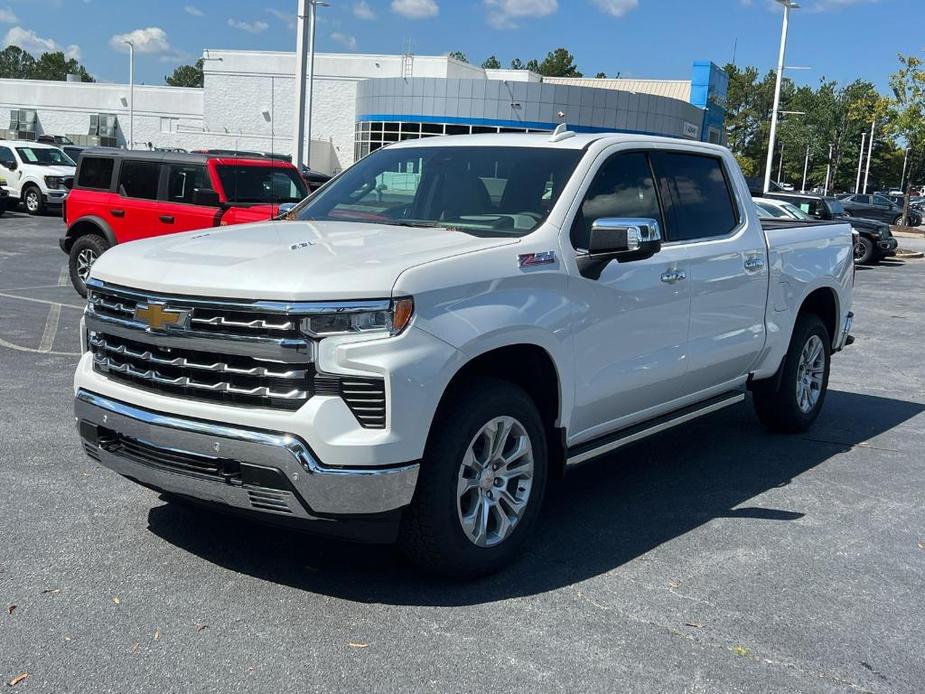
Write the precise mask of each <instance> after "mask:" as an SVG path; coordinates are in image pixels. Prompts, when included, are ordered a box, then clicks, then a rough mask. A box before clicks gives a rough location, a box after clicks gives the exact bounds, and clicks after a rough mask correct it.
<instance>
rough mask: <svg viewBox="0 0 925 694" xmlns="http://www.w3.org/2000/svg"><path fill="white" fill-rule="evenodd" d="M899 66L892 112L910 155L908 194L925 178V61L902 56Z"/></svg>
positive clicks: (893, 77)
mask: <svg viewBox="0 0 925 694" xmlns="http://www.w3.org/2000/svg"><path fill="white" fill-rule="evenodd" d="M899 64H900V67H899V69H898V70H897V71H896V72H895V73H893V75H891V76H890V88H891V89H892V90H893V98H892V100H891V101H890V112H891V116H892V117H893V124H894V128H895V132H896V134H897V135H899V137H901V138H902V140H903V143H904V144H905V145H906V148H907V151H908V152H909V161H908V164H907V169H906V180H907V182H908V187H907V189H906V190H907V191H908V190H909V188H911V187H912V186H913V185H917V184H919V183H921V182H922V180H923V178H925V61H922V59H921V58H917V57H915V56H912V55H903V54H902V53H900V54H899ZM906 204H907V205H908V197H907V203H906ZM905 212H908V210H905Z"/></svg>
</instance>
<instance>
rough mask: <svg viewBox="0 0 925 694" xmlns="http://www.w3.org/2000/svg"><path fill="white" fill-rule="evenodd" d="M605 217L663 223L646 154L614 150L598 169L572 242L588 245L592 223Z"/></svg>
mask: <svg viewBox="0 0 925 694" xmlns="http://www.w3.org/2000/svg"><path fill="white" fill-rule="evenodd" d="M606 217H611V218H613V217H622V218H624V219H626V218H644V219H655V220H656V221H658V223H659V225H660V226H663V225H662V214H661V212H660V211H659V206H658V196H657V194H656V192H655V181H654V180H653V179H652V171H651V169H650V168H649V160H648V158H647V157H646V155H645V154H642V153H641V152H640V153H630V154H615V155H613V156H612V157H610V158H609V159H608V160H607V161H605V162H604V164H603V165H602V166H601V168H600V169H598V172H597V173H596V174H595V176H594V179H593V180H592V181H591V186H590V187H589V188H588V192H587V193H586V194H585V199H584V201H583V202H582V203H581V209H579V211H578V215H577V216H576V217H575V222H574V224H573V225H572V246H573V247H575V248H581V249H587V248H588V246H589V245H590V239H591V226H592V225H593V224H594V222H595V220H598V219H603V218H606Z"/></svg>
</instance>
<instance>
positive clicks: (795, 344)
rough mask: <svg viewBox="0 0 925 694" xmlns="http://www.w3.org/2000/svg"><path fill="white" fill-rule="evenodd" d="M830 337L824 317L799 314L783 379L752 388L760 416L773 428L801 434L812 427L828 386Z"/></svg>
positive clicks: (784, 365)
mask: <svg viewBox="0 0 925 694" xmlns="http://www.w3.org/2000/svg"><path fill="white" fill-rule="evenodd" d="M830 366H831V338H830V337H829V333H828V331H827V330H826V328H825V325H824V324H823V323H822V320H820V318H819V317H818V316H816V315H813V314H808V313H804V314H800V315H799V316H798V317H797V322H796V325H795V326H794V328H793V336H792V337H791V338H790V348H789V349H788V351H787V355H786V356H785V357H784V362H783V364H782V365H781V373H780V374H779V376H780V378H772V379H769V380H767V381H759V382H757V383H756V384H755V386H754V388H753V389H752V397H753V400H754V403H755V412H756V413H757V414H758V419H760V420H761V423H762V424H764V425H765V426H766V427H767V428H768V429H770V430H771V431H778V432H782V433H788V434H793V433H798V432H801V431H806V430H807V429H809V427H810V426H812V423H813V422H815V421H816V418H817V417H818V416H819V412H820V411H821V410H822V404H823V403H824V402H825V394H826V391H827V390H828V387H829V368H830Z"/></svg>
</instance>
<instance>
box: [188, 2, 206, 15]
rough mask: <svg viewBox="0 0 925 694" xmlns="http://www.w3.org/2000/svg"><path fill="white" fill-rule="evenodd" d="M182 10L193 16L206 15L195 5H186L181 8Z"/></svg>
mask: <svg viewBox="0 0 925 694" xmlns="http://www.w3.org/2000/svg"><path fill="white" fill-rule="evenodd" d="M183 11H184V12H186V14H191V15H193V16H194V17H205V16H206V13H205V12H203V11H202V10H200V9H199V8H198V7H196V6H195V5H187V6H186V7H184V8H183Z"/></svg>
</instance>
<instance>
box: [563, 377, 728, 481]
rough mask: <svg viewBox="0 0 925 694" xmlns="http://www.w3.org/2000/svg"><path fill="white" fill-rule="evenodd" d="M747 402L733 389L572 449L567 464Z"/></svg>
mask: <svg viewBox="0 0 925 694" xmlns="http://www.w3.org/2000/svg"><path fill="white" fill-rule="evenodd" d="M743 400H745V393H744V392H742V391H740V390H733V391H729V392H727V393H723V394H722V395H717V396H716V397H713V398H710V399H709V400H704V401H702V402H698V403H696V404H694V405H690V406H688V407H684V408H682V409H680V410H675V411H674V412H669V413H668V414H666V415H662V416H661V417H657V418H656V419H650V420H649V421H647V422H642V423H641V424H636V425H635V426H631V427H629V428H627V429H621V430H620V431H616V432H614V433H612V434H608V435H606V436H603V437H601V438H598V439H594V440H593V441H588V442H587V443H583V444H581V445H579V446H575V447H573V448H570V449H568V451H567V452H566V460H565V464H566V466H567V467H574V466H576V465H580V464H581V463H584V462H587V461H589V460H591V459H592V458H597V457H598V456H601V455H604V454H605V453H610V451H614V450H616V449H618V448H622V447H623V446H626V445H627V444H630V443H633V442H634V441H639V440H641V439H644V438H648V437H649V436H652V435H653V434H658V433H659V432H662V431H666V430H667V429H671V428H672V427H676V426H678V425H680V424H684V423H685V422H690V421H691V420H693V419H697V418H698V417H703V416H704V415H708V414H710V413H711V412H716V411H717V410H721V409H723V408H724V407H729V406H730V405H735V404H737V403H740V402H742V401H743Z"/></svg>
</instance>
